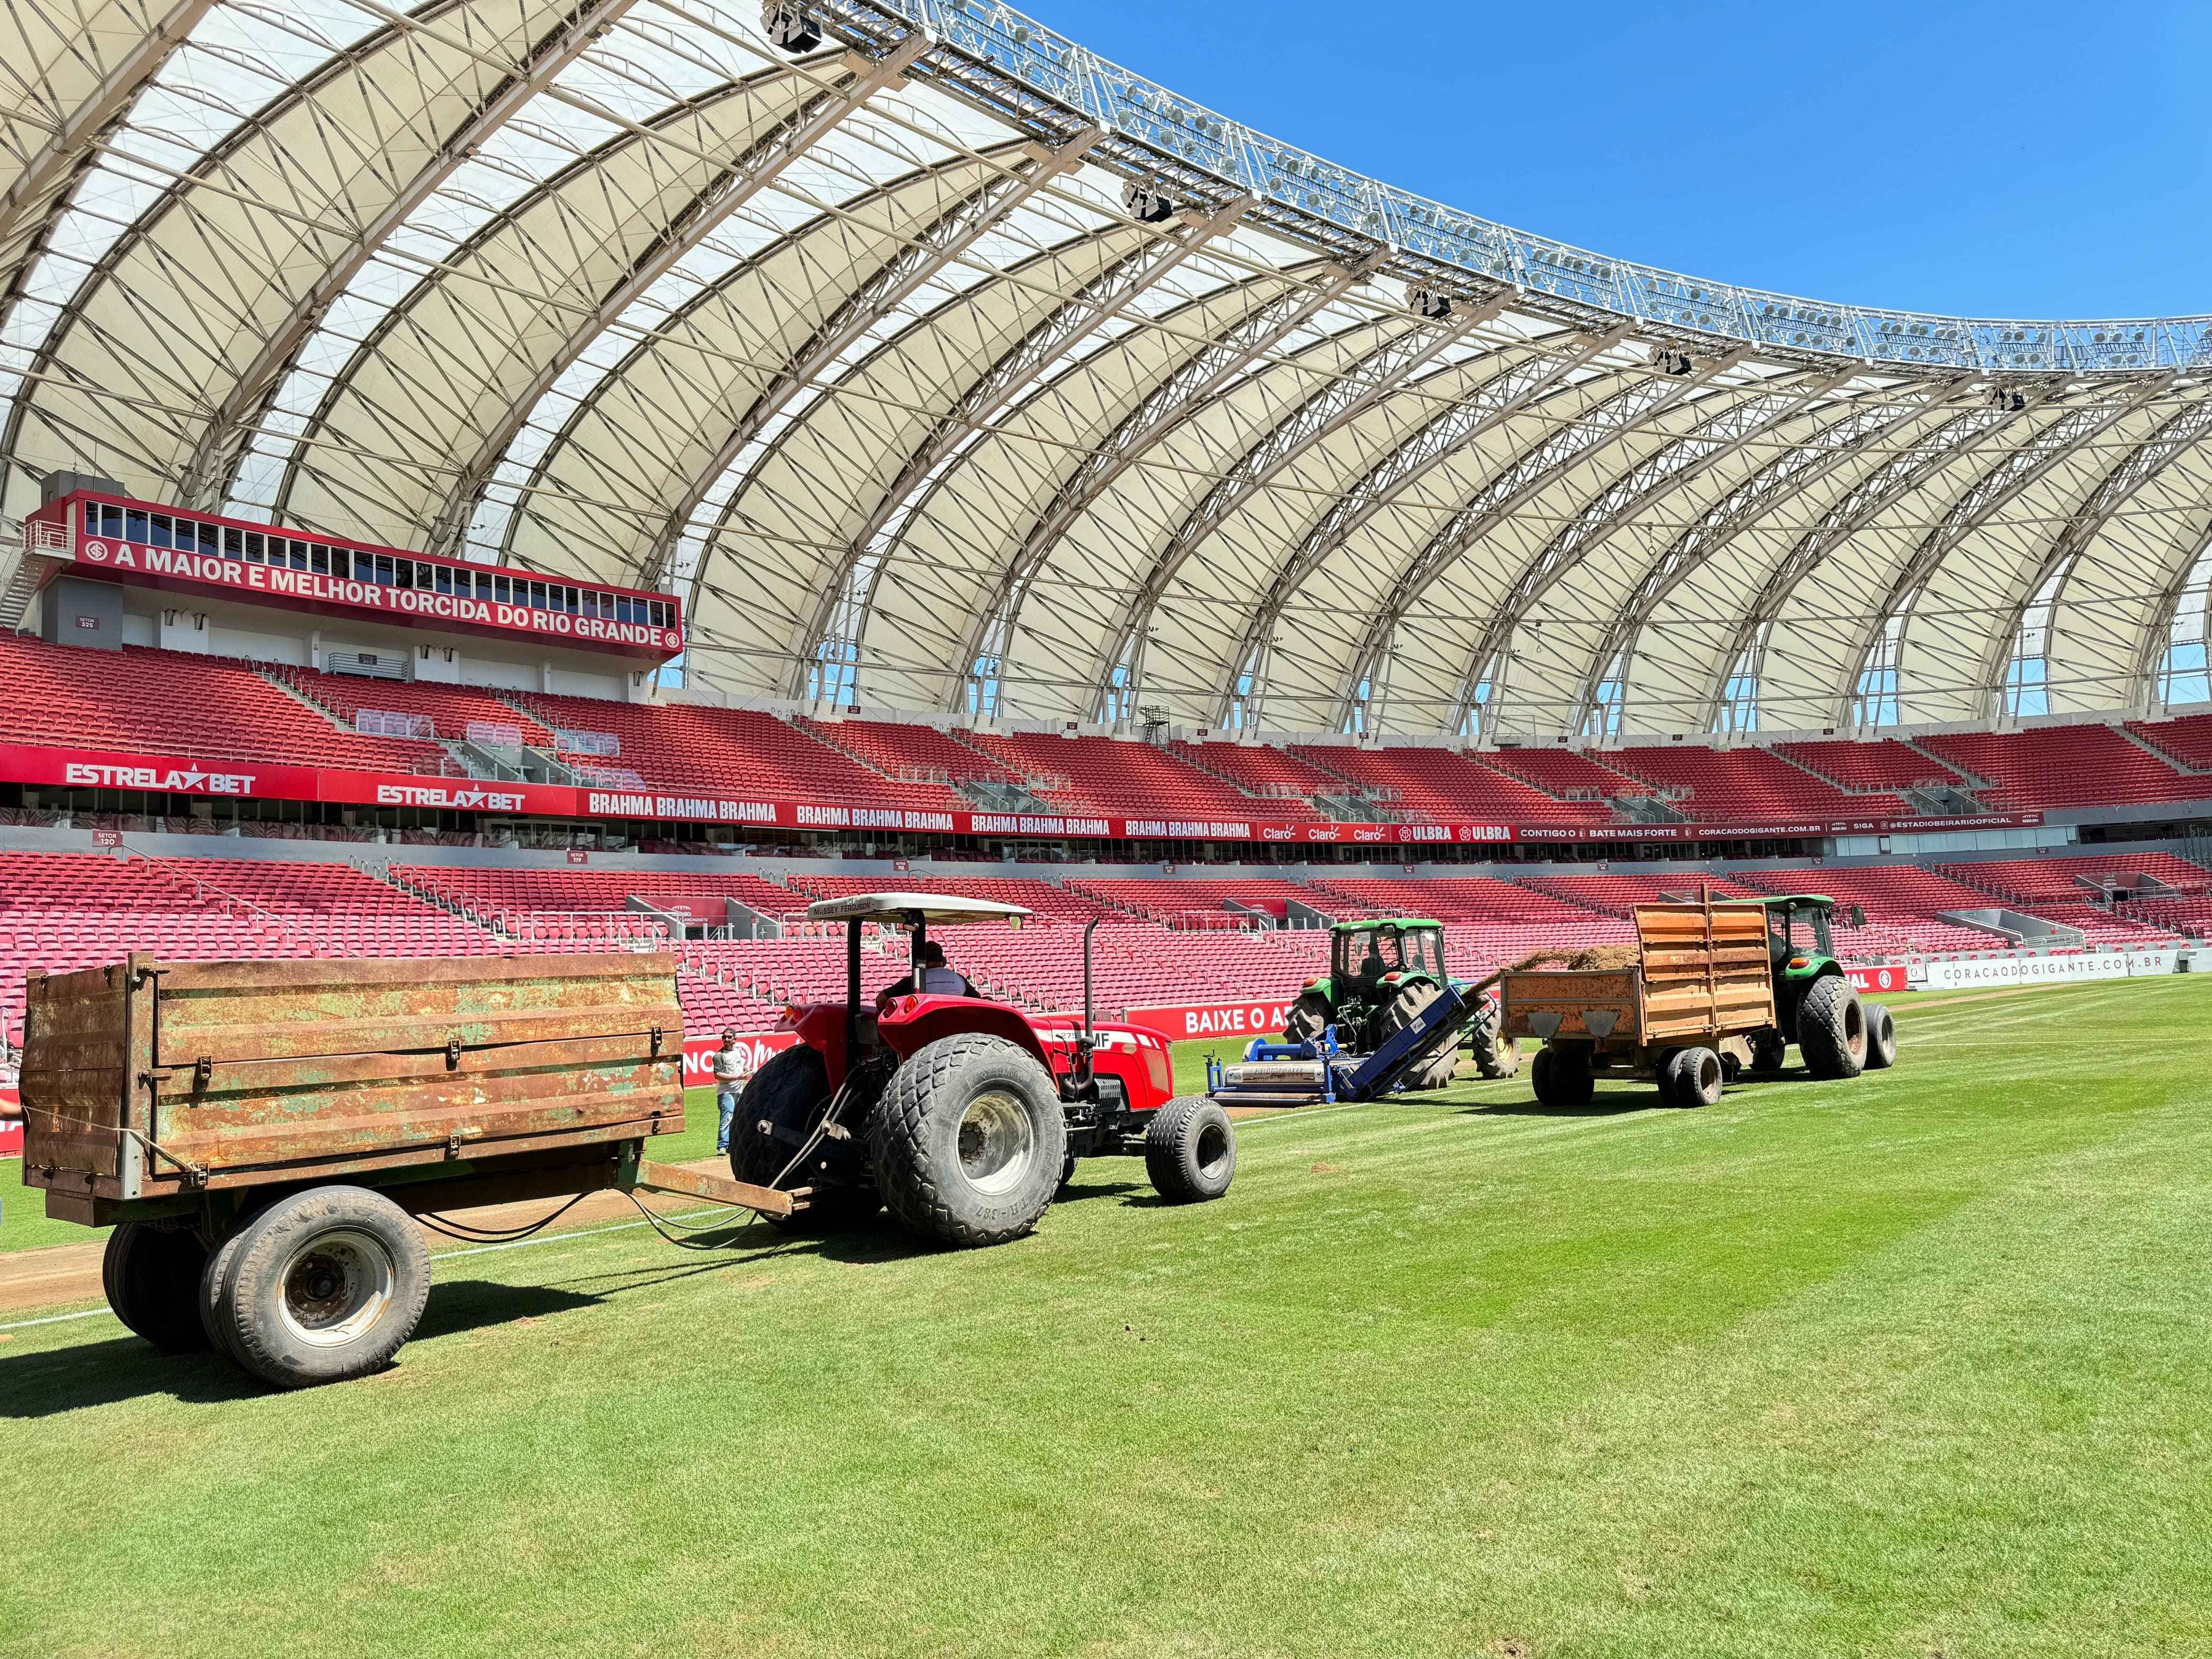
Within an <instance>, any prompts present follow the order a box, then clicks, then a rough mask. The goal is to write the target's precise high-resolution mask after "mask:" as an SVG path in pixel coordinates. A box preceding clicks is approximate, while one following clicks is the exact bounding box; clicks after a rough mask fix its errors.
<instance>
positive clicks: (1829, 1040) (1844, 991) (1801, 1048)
mask: <svg viewBox="0 0 2212 1659" xmlns="http://www.w3.org/2000/svg"><path fill="white" fill-rule="evenodd" d="M1797 1052H1798V1053H1799V1054H1802V1055H1804V1056H1805V1069H1806V1070H1807V1071H1808V1072H1810V1073H1812V1074H1813V1075H1814V1077H1817V1078H1844V1077H1857V1075H1858V1074H1859V1073H1861V1072H1863V1071H1864V1070H1865V1069H1866V1058H1867V1020H1866V1008H1865V1006H1863V1004H1862V1003H1861V1002H1860V1001H1859V994H1858V992H1857V990H1855V989H1854V988H1853V987H1852V985H1851V982H1850V981H1849V980H1847V979H1845V978H1844V976H1843V975H1841V974H1830V975H1827V976H1826V978H1824V979H1816V980H1814V981H1813V982H1812V983H1811V984H1810V985H1808V986H1807V987H1805V997H1804V1000H1803V1001H1802V1002H1800V1003H1799V1004H1798V1005H1797Z"/></svg>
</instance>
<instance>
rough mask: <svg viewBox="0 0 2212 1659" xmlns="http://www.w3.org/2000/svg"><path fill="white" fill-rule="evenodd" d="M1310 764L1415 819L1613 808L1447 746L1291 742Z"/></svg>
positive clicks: (1585, 814)
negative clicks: (1558, 793)
mask: <svg viewBox="0 0 2212 1659" xmlns="http://www.w3.org/2000/svg"><path fill="white" fill-rule="evenodd" d="M1291 753H1292V754H1293V755H1296V756H1297V757H1299V758H1300V759H1302V760H1304V761H1305V762H1307V763H1309V764H1311V765H1314V766H1317V767H1321V768H1324V769H1327V770H1328V771H1332V772H1334V773H1336V774H1337V775H1340V776H1341V777H1344V778H1346V779H1348V780H1349V781H1351V782H1352V784H1354V785H1355V786H1357V787H1359V788H1362V789H1366V790H1370V791H1373V792H1374V793H1376V794H1377V795H1379V796H1380V797H1381V798H1382V799H1383V800H1385V801H1386V802H1389V803H1390V804H1391V805H1394V806H1395V815H1396V816H1397V817H1402V818H1406V819H1408V820H1410V821H1413V822H1417V823H1419V822H1428V823H1438V822H1449V821H1450V820H1452V819H1455V818H1478V819H1490V818H1495V819H1498V820H1500V821H1502V822H1505V823H1572V824H1595V823H1609V822H1611V820H1612V817H1613V813H1612V811H1611V810H1610V809H1609V808H1607V807H1605V806H1603V805H1598V804H1596V803H1594V802H1588V801H1564V800H1555V799H1553V798H1552V797H1551V796H1550V795H1547V794H1546V793H1544V792H1543V791H1542V790H1541V789H1539V788H1537V787H1534V785H1532V784H1528V783H1523V782H1522V781H1521V780H1520V779H1519V778H1512V777H1508V776H1506V775H1505V774H1504V773H1503V772H1495V771H1492V769H1490V768H1489V767H1487V766H1485V765H1482V764H1480V763H1479V762H1476V761H1474V760H1471V759H1469V758H1468V757H1466V756H1464V755H1462V754H1458V753H1456V752H1455V751H1454V750H1449V749H1355V748H1352V747H1350V746H1346V747H1343V748H1319V747H1310V748H1308V747H1293V748H1292V749H1291Z"/></svg>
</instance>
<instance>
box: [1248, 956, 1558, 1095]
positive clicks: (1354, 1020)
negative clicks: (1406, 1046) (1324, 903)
mask: <svg viewBox="0 0 2212 1659" xmlns="http://www.w3.org/2000/svg"><path fill="white" fill-rule="evenodd" d="M1328 931H1329V951H1328V974H1327V975H1324V976H1323V977H1322V978H1320V979H1316V980H1311V981H1308V982H1307V984H1306V987H1305V989H1304V991H1303V992H1301V993H1300V994H1299V996H1298V1000H1297V1005H1296V1006H1294V1007H1293V1008H1292V1009H1291V1014H1290V1018H1288V1019H1287V1020H1285V1022H1284V1024H1283V1031H1284V1035H1285V1036H1287V1037H1288V1038H1289V1039H1290V1040H1291V1042H1310V1041H1315V1040H1317V1039H1318V1038H1319V1037H1320V1036H1321V1035H1322V1032H1324V1031H1325V1030H1328V1028H1329V1027H1330V1026H1332V1025H1333V1026H1334V1027H1335V1028H1336V1041H1337V1045H1338V1046H1339V1047H1340V1048H1342V1049H1344V1050H1345V1052H1346V1053H1347V1054H1373V1053H1374V1052H1375V1051H1376V1049H1377V1048H1381V1047H1382V1046H1383V1043H1384V1042H1386V1041H1388V1040H1389V1038H1390V1037H1391V1036H1393V1035H1395V1033H1397V1032H1399V1031H1401V1030H1404V1029H1405V1028H1406V1027H1407V1026H1408V1025H1410V1024H1413V1018H1414V1016H1415V1015H1417V1014H1419V1012H1421V1010H1422V1009H1424V1008H1425V1007H1427V1006H1428V1005H1429V1004H1430V1003H1431V1002H1432V1001H1434V1000H1436V998H1437V996H1438V995H1439V994H1442V992H1443V987H1445V986H1446V985H1448V984H1450V983H1451V982H1452V981H1451V977H1450V974H1449V970H1448V969H1446V968H1445V966H1444V929H1443V923H1442V922H1440V921H1423V920H1421V919H1419V918H1417V917H1411V916H1389V917H1378V918H1376V919H1373V920H1370V921H1340V922H1338V923H1336V924H1335V925H1334V926H1333V927H1331V928H1330V929H1329V930H1328ZM1458 988H1459V989H1460V991H1461V993H1462V994H1467V993H1468V990H1469V988H1470V987H1468V986H1467V985H1466V984H1462V985H1460V986H1459V987H1458ZM1467 1031H1468V1039H1467V1040H1468V1042H1471V1044H1472V1048H1473V1053H1474V1062H1475V1065H1476V1066H1477V1067H1478V1068H1479V1069H1480V1072H1481V1073H1482V1075H1483V1076H1485V1077H1487V1078H1501V1077H1511V1076H1512V1075H1513V1074H1514V1073H1515V1072H1516V1071H1518V1070H1519V1069H1520V1064H1521V1055H1520V1048H1519V1046H1518V1045H1517V1044H1516V1043H1515V1042H1512V1041H1511V1040H1510V1039H1507V1040H1502V1041H1501V1039H1500V1038H1499V1036H1498V1005H1497V1003H1496V1002H1495V1001H1494V1000H1491V999H1490V998H1488V997H1485V998H1484V999H1483V1000H1482V1003H1481V1006H1480V1009H1479V1010H1478V1011H1477V1012H1476V1014H1475V1017H1474V1018H1473V1019H1472V1020H1470V1021H1468V1026H1467ZM1459 1054H1460V1050H1459V1048H1458V1046H1457V1045H1453V1046H1451V1047H1448V1048H1444V1049H1443V1051H1442V1052H1441V1053H1439V1054H1436V1055H1434V1056H1432V1057H1431V1059H1429V1060H1427V1061H1425V1063H1423V1064H1421V1065H1419V1066H1416V1067H1415V1068H1414V1070H1413V1073H1412V1074H1411V1076H1409V1077H1408V1078H1407V1080H1406V1082H1405V1083H1404V1084H1403V1085H1401V1086H1402V1087H1404V1088H1407V1089H1441V1088H1443V1086H1444V1085H1446V1084H1447V1083H1449V1082H1450V1081H1451V1079H1452V1073H1453V1072H1454V1071H1455V1070H1456V1069H1457V1068H1458V1065H1459Z"/></svg>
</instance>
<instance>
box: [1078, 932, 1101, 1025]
mask: <svg viewBox="0 0 2212 1659" xmlns="http://www.w3.org/2000/svg"><path fill="white" fill-rule="evenodd" d="M1104 920H1105V918H1104V917H1103V916H1093V917H1091V920H1090V921H1086V922H1085V923H1084V924H1083V1037H1084V1041H1085V1042H1089V1041H1090V1040H1091V935H1092V934H1093V933H1097V931H1098V924H1099V923H1100V922H1102V921H1104Z"/></svg>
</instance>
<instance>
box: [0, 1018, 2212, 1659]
mask: <svg viewBox="0 0 2212 1659" xmlns="http://www.w3.org/2000/svg"><path fill="white" fill-rule="evenodd" d="M1893 1007H1895V1008H1896V1010H1897V1012H1898V1013H1899V1026H1900V1030H1901V1034H1902V1038H1903V1045H1904V1048H1903V1054H1902V1056H1901V1060H1900V1065H1899V1068H1898V1069H1897V1070H1895V1071H1893V1072H1891V1073H1887V1074H1876V1075H1871V1076H1869V1077H1868V1078H1866V1079H1862V1080H1859V1081H1857V1082H1854V1083H1838V1084H1816V1083H1812V1082H1808V1081H1805V1080H1802V1079H1796V1078H1790V1079H1784V1080H1782V1081H1779V1082H1775V1083H1771V1084H1767V1085H1747V1086H1744V1087H1742V1088H1741V1089H1739V1090H1735V1091H1731V1092H1730V1093H1729V1096H1728V1097H1726V1098H1725V1099H1724V1100H1723V1102H1722V1103H1721V1104H1720V1105H1718V1106H1717V1107H1715V1108H1712V1109H1708V1110H1706V1111H1703V1112H1674V1111H1664V1110H1661V1109H1658V1108H1657V1107H1656V1105H1655V1104H1654V1103H1653V1102H1652V1099H1651V1097H1650V1093H1649V1091H1644V1090H1630V1089H1628V1088H1627V1087H1626V1086H1625V1085H1624V1086H1620V1087H1604V1088H1601V1091H1600V1095H1599V1098H1598V1101H1597V1103H1596V1104H1595V1106H1594V1107H1593V1108H1591V1109H1588V1110H1584V1111H1576V1112H1567V1113H1552V1112H1547V1111H1544V1110H1541V1109H1538V1108H1536V1107H1535V1106H1534V1104H1533V1103H1531V1100H1530V1097H1529V1094H1528V1088H1527V1085H1526V1082H1525V1080H1523V1081H1519V1082H1514V1083H1504V1084H1474V1085H1462V1086H1460V1087H1458V1088H1455V1089H1454V1090H1452V1091H1448V1092H1446V1093H1444V1094H1442V1095H1437V1096H1426V1097H1412V1098H1405V1099H1401V1100H1398V1101H1395V1102H1392V1103H1384V1104H1379V1105H1375V1106H1368V1107H1355V1108H1340V1109H1329V1110H1314V1111H1309V1112H1305V1113H1303V1114H1297V1115H1284V1116H1279V1117H1276V1118H1273V1119H1269V1120H1267V1121H1261V1122H1257V1123H1251V1124H1247V1125H1246V1126H1244V1127H1243V1129H1242V1133H1241V1157H1240V1164H1239V1169H1238V1172H1237V1184H1236V1187H1235V1188H1234V1190H1233V1191H1232V1192H1231V1194H1230V1195H1229V1197H1228V1198H1227V1199H1226V1200H1224V1201H1222V1202H1220V1203H1218V1204H1215V1205H1210V1206H1197V1207H1194V1208H1187V1209H1170V1208H1165V1207H1162V1206H1158V1205H1156V1204H1154V1203H1153V1202H1152V1199H1151V1194H1150V1191H1149V1188H1147V1187H1146V1185H1145V1183H1144V1179H1143V1173H1142V1169H1141V1165H1139V1164H1133V1163H1129V1162H1121V1161H1111V1160H1109V1161H1101V1162H1095V1163H1091V1164H1085V1165H1084V1166H1083V1168H1082V1170H1081V1172H1080V1173H1079V1176H1078V1177H1077V1182H1076V1186H1075V1189H1074V1191H1073V1194H1072V1196H1071V1199H1070V1200H1069V1201H1066V1202H1065V1203H1062V1204H1060V1205H1056V1206H1054V1209H1053V1210H1052V1212H1051V1213H1050V1215H1049V1216H1048V1218H1047V1220H1046V1222H1045V1225H1044V1226H1043V1228H1042V1231H1040V1233H1039V1234H1038V1235H1037V1236H1036V1237H1034V1238H1032V1239H1030V1240H1027V1241H1025V1242H1024V1243H1018V1244H1015V1245H1012V1246H1009V1247H1007V1248H1005V1249H997V1250H992V1251H986V1252H981V1253H974V1254H963V1255H947V1254H939V1253H933V1252H927V1251H918V1250H916V1249H914V1248H912V1247H911V1246H910V1245H909V1244H908V1243H907V1242H906V1241H905V1240H904V1239H903V1238H902V1237H900V1236H899V1235H898V1234H896V1232H894V1231H890V1229H889V1228H887V1227H886V1228H885V1229H884V1230H882V1231H871V1232H867V1233H863V1234H859V1235H854V1236H850V1237H842V1238H837V1239H833V1240H830V1241H828V1242H826V1243H786V1242H783V1241H781V1240H779V1239H777V1238H775V1237H774V1236H772V1235H770V1234H769V1232H768V1231H767V1229H766V1228H765V1227H756V1228H755V1229H753V1230H752V1231H751V1232H750V1234H748V1235H746V1236H745V1237H744V1238H743V1239H741V1240H740V1241H738V1243H735V1244H733V1245H732V1246H730V1247H729V1248H726V1249H719V1250H711V1251H709V1250H697V1251H683V1250H678V1249H674V1248H672V1247H671V1246H670V1245H668V1244H665V1243H662V1242H661V1241H660V1240H659V1238H657V1237H654V1236H653V1234H652V1233H651V1232H649V1231H645V1230H644V1229H643V1228H642V1227H641V1226H635V1225H631V1226H627V1227H624V1228H621V1229H619V1230H611V1231H592V1232H589V1233H584V1232H575V1233H570V1234H567V1235H563V1236H560V1237H555V1238H552V1239H551V1240H550V1242H544V1243H533V1244H532V1245H531V1246H529V1247H526V1248H521V1249H502V1250H491V1251H484V1252H478V1253H470V1252H466V1251H462V1250H459V1249H458V1248H457V1249H455V1250H453V1252H450V1253H448V1254H447V1255H444V1256H442V1257H441V1260H440V1261H439V1263H438V1267H437V1275H438V1287H437V1289H435V1291H433V1293H432V1297H431V1302H430V1308H429V1312H428V1316H427V1318H426V1321H425V1325H424V1328H423V1329H422V1333H421V1334H419V1335H418V1336H417V1337H416V1340H415V1341H414V1342H413V1343H411V1344H410V1346H408V1348H407V1349H406V1350H405V1351H404V1353H403V1354H402V1356H401V1363H400V1364H398V1366H396V1367H395V1368H393V1369H392V1370H390V1371H388V1372H387V1373H386V1374H385V1375H383V1376H379V1377H375V1378H373V1379H370V1380H368V1381H366V1382H362V1383H355V1384H350V1385H347V1386H343V1387H339V1388H333V1389H322V1390H318V1391H313V1392H308V1393H303V1394H294V1395H276V1394H270V1393H265V1392H263V1391H261V1390H260V1389H257V1388H254V1387H252V1386H249V1385H248V1384H246V1383H244V1382H243V1381H241V1380H240V1378H239V1377H237V1376H235V1375H234V1374H233V1373H232V1372H230V1371H228V1370H226V1369H224V1368H223V1367H222V1365H220V1364H217V1363H216V1361H215V1360H214V1359H212V1358H184V1359H165V1358H161V1357H159V1356H157V1355H155V1353H154V1352H152V1351H151V1350H150V1349H149V1348H148V1347H147V1346H145V1345H143V1344H142V1343H140V1342H138V1341H137V1340H133V1339H131V1338H129V1337H128V1336H127V1335H126V1334H125V1333H124V1332H123V1331H122V1330H121V1328H119V1327H118V1326H117V1325H116V1324H115V1323H114V1322H112V1319H110V1318H109V1317H107V1316H105V1315H101V1316H99V1317H95V1318H88V1319H84V1320H80V1321H75V1322H64V1323H58V1324H47V1325H39V1326H19V1327H18V1328H14V1329H12V1330H8V1331H4V1332H0V1338H4V1340H0V1419H4V1420H5V1444H6V1446H7V1449H8V1455H7V1456H6V1457H5V1458H4V1459H0V1510H3V1511H4V1513H5V1514H6V1516H7V1517H8V1528H7V1545H6V1547H5V1551H4V1553H0V1651H4V1652H9V1653H16V1652H21V1653H35V1654H39V1655H41V1656H49V1655H52V1656H73V1655H93V1654H117V1655H138V1654H154V1653H158V1654H161V1655H163V1656H185V1655H201V1654H204V1655H210V1656H226V1659H228V1656H236V1655H241V1654H264V1653H270V1654H274V1653H315V1654H365V1653H382V1652H392V1653H404V1654H410V1655H415V1654H446V1653H452V1654H476V1653H488V1654H515V1655H526V1654H527V1655H532V1656H536V1655H543V1654H548V1653H551V1654H562V1655H577V1656H586V1655H601V1654H629V1653H635V1654H647V1655H671V1654H677V1655H681V1654H693V1653H696V1654H702V1655H715V1656H728V1655H770V1656H789V1655H813V1654H823V1655H838V1656H907V1655H936V1654H945V1655H967V1654H979V1655H983V1654H987V1655H1006V1654H1066V1655H1080V1656H1102V1659H1123V1656H1153V1655H1161V1656H1178V1659H1192V1656H1240V1659H1241V1656H1250V1655H1263V1656H1264V1655H1285V1656H1287V1655H1308V1654H1310V1655H1328V1656H1341V1655H1359V1656H1370V1655H1374V1656H1396V1655H1439V1656H1443V1655H1449V1656H1481V1655H1507V1654H1521V1655H1527V1656H1537V1659H1553V1656H1559V1659H1565V1656H1620V1659H1647V1656H1655V1655H1656V1656H1674V1655H1682V1656H1697V1659H1720V1656H1743V1659H1774V1656H1782V1655H1808V1656H1823V1659H1825V1656H1839V1655H1851V1656H1856V1655H1866V1656H1904V1659H1929V1656H1934V1655H1942V1656H1945V1659H1967V1656H2006V1655H2029V1654H2033V1655H2054V1656H2055V1655H2065V1656H2107V1655H2138V1654H2146V1655H2147V1654H2159V1655H2177V1656H2178V1655H2202V1654H2204V1653H2207V1652H2212V1472H2208V1471H2212V1387H2208V1378H2212V1225H2208V1224H2212V1083H2208V1078H2212V1036H2208V1035H2207V1031H2208V1027H2212V1019H2208V1015H2212V984H2208V983H2207V982H2206V981H2204V980H2203V979H2201V978H2192V977H2189V976H2182V977H2179V978H2175V979H2171V980H2161V981H2132V982H2121V983H2117V984H2109V985H2098V986H2092V987H2081V988H2069V989H2052V990H2044V991H2036V992H2031V993H2025V994H2010V995H2008V994H1980V995H1972V996H1954V997H1931V998H1928V999H1924V1000H1913V999H1898V1000H1896V1001H1895V1002H1894V1003H1893ZM1202 1052H1203V1045H1186V1048H1185V1051H1184V1053H1183V1054H1182V1055H1181V1056H1180V1058H1181V1060H1182V1062H1183V1064H1184V1066H1186V1067H1187V1068H1188V1072H1189V1073H1193V1074H1194V1073H1195V1069H1196V1066H1197V1061H1198V1056H1199V1055H1200V1054H1201V1053H1202ZM705 1133H710V1131H708V1129H707V1128H706V1126H704V1125H703V1124H702V1123H700V1122H698V1121H697V1120H696V1116H695V1127H693V1129H692V1130H691V1131H690V1137H691V1139H694V1140H696V1139H699V1138H700V1137H702V1135H703V1134H705ZM663 1150H666V1148H665V1147H664V1148H663ZM687 1150H689V1151H695V1152H696V1149H695V1148H688V1147H679V1148H678V1151H679V1152H683V1151H687ZM22 1207H24V1206H21V1203H20V1200H17V1199H16V1198H15V1197H14V1196H13V1195H12V1194H11V1195H10V1200H9V1211H10V1218H9V1225H10V1227H11V1229H14V1228H15V1227H17V1226H19V1225H20V1226H21V1227H22V1228H24V1229H25V1230H26V1231H30V1229H31V1224H30V1223H29V1222H28V1221H27V1220H22V1221H19V1220H18V1218H17V1217H16V1215H15V1212H16V1211H17V1210H19V1209H20V1208H22ZM39 1225H40V1226H43V1224H39ZM11 1237H13V1235H12V1234H11ZM55 1237H60V1238H70V1239H82V1238H83V1237H87V1235H85V1234H83V1233H82V1231H75V1230H64V1231H59V1232H58V1233H55V1234H53V1235H51V1236H49V1235H47V1234H45V1233H43V1232H42V1233H40V1236H39V1237H37V1238H36V1239H32V1238H30V1237H15V1238H14V1242H15V1243H33V1242H38V1243H49V1242H53V1240H54V1238H55ZM13 1317H20V1316H0V1319H5V1318H13Z"/></svg>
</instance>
